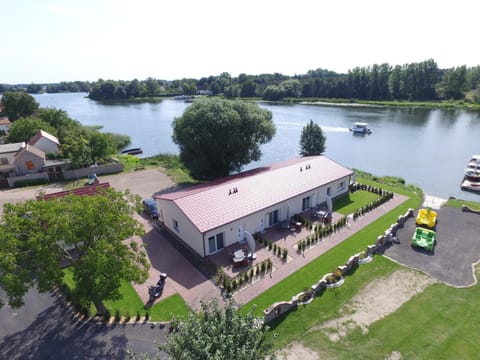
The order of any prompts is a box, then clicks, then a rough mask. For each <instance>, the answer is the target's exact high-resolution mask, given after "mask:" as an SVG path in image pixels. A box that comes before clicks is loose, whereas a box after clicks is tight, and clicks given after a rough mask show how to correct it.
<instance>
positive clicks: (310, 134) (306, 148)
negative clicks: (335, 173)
mask: <svg viewBox="0 0 480 360" xmlns="http://www.w3.org/2000/svg"><path fill="white" fill-rule="evenodd" d="M325 141H326V137H325V135H323V131H322V128H321V127H320V126H319V125H318V124H317V123H314V122H313V120H310V122H309V123H308V124H307V125H305V126H304V127H303V129H302V135H301V136H300V155H301V156H312V155H321V154H323V153H324V152H325Z"/></svg>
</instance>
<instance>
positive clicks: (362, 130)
mask: <svg viewBox="0 0 480 360" xmlns="http://www.w3.org/2000/svg"><path fill="white" fill-rule="evenodd" d="M349 130H350V131H351V132H353V133H354V134H371V133H372V130H371V129H370V128H369V127H368V123H364V122H356V123H353V125H352V127H351V128H350V129H349Z"/></svg>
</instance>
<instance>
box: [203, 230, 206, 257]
mask: <svg viewBox="0 0 480 360" xmlns="http://www.w3.org/2000/svg"><path fill="white" fill-rule="evenodd" d="M202 239H203V241H202V242H203V258H204V259H205V258H206V257H207V254H206V253H205V233H202Z"/></svg>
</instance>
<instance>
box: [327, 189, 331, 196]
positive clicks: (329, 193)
mask: <svg viewBox="0 0 480 360" xmlns="http://www.w3.org/2000/svg"><path fill="white" fill-rule="evenodd" d="M327 195H328V196H330V195H332V190H331V189H330V188H329V187H328V188H327Z"/></svg>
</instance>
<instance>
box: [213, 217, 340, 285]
mask: <svg viewBox="0 0 480 360" xmlns="http://www.w3.org/2000/svg"><path fill="white" fill-rule="evenodd" d="M316 211H318V209H317V210H307V211H305V212H303V213H301V214H299V215H301V217H302V218H304V219H306V220H308V221H311V222H312V224H313V225H314V226H315V227H317V226H319V225H321V222H320V221H319V220H320V219H319V218H318V217H317V216H315V214H314V213H315V212H316ZM342 217H344V215H342V214H340V213H336V212H334V213H333V214H332V219H331V224H334V223H336V222H337V221H338V220H339V219H341V218H342ZM312 231H313V230H309V229H308V228H307V226H305V225H301V226H289V224H285V223H283V222H282V223H278V224H276V225H275V226H272V227H270V228H268V229H266V230H265V231H264V232H262V233H261V234H260V236H261V237H262V239H265V240H268V241H270V242H272V244H275V245H276V246H277V247H280V248H281V249H287V250H288V256H287V258H286V259H282V256H281V253H280V256H277V255H276V254H275V253H274V252H273V251H272V250H269V249H268V247H267V246H266V245H265V244H261V243H260V242H259V241H256V242H255V255H256V259H255V260H251V259H247V260H246V261H244V262H242V263H241V264H238V263H235V262H234V261H233V260H232V259H233V254H234V253H235V252H236V251H238V250H243V252H244V253H245V254H248V253H249V249H248V245H247V242H246V241H244V242H242V243H239V242H237V243H235V244H233V245H230V246H228V247H226V248H224V249H223V250H222V251H219V252H217V253H216V254H213V255H211V256H210V257H209V260H210V261H211V262H212V263H213V264H214V265H215V266H216V267H217V268H219V267H222V268H223V270H224V273H225V274H226V275H227V276H228V277H230V278H234V277H236V276H237V275H239V274H240V273H243V272H245V271H246V270H249V269H250V268H252V267H254V266H255V265H256V264H259V263H261V262H262V261H264V260H266V259H268V258H270V260H271V261H272V263H273V270H272V271H273V272H274V271H276V269H278V268H279V267H281V266H282V265H285V264H286V263H290V262H291V261H294V260H295V259H296V258H298V257H303V255H302V254H299V253H298V252H297V248H296V245H297V243H298V241H300V240H303V239H305V238H306V237H307V236H309V235H311V234H312ZM325 240H326V239H325Z"/></svg>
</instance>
